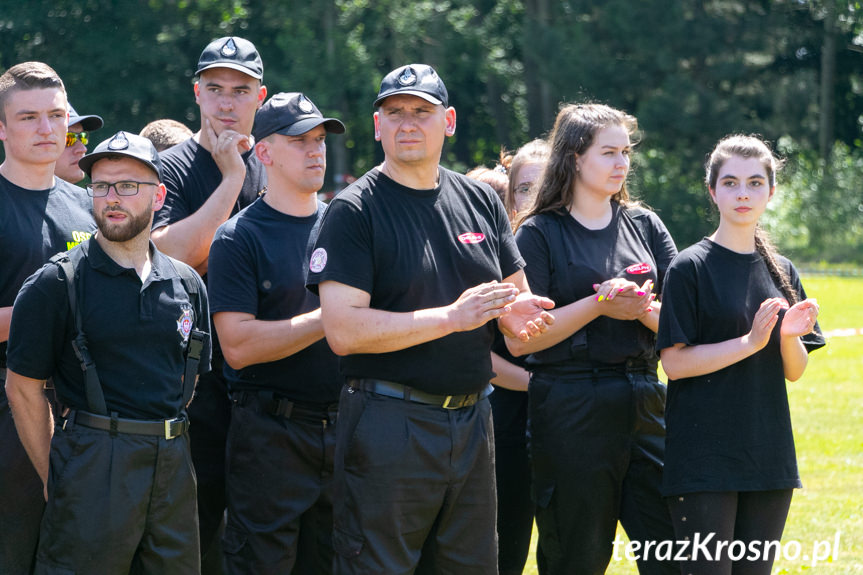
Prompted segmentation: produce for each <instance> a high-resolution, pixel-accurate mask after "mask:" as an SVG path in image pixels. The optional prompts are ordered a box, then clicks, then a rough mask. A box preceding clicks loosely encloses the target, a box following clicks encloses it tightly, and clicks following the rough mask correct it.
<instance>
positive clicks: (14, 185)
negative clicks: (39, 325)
mask: <svg viewBox="0 0 863 575" xmlns="http://www.w3.org/2000/svg"><path fill="white" fill-rule="evenodd" d="M67 106H68V104H67V102H66V89H65V87H64V86H63V81H62V80H61V79H60V77H59V76H58V75H57V73H56V72H55V71H54V70H53V69H52V68H51V67H50V66H48V65H46V64H43V63H42V62H24V63H21V64H17V65H15V66H12V67H11V68H9V69H8V70H7V71H6V72H5V73H4V74H3V75H2V76H0V140H2V141H3V149H4V151H5V159H4V161H3V163H2V165H0V262H2V264H0V509H2V510H3V512H2V513H0V573H3V574H4V575H6V574H9V575H19V574H23V575H27V574H29V573H30V569H31V565H32V562H33V557H34V554H35V552H36V542H37V540H38V537H39V522H40V521H41V519H42V511H43V509H44V507H45V499H44V497H43V496H42V482H41V481H40V479H39V476H38V475H37V474H36V471H35V469H33V465H32V464H31V463H30V460H29V459H28V457H27V454H26V452H25V451H24V448H23V447H22V445H21V442H20V441H19V439H18V432H17V431H16V430H15V424H14V422H13V421H12V415H11V413H10V411H9V408H8V403H7V399H6V392H5V390H4V385H3V382H4V381H5V379H6V340H7V338H8V336H9V322H10V321H11V317H12V304H13V302H14V301H15V296H16V295H17V294H18V290H19V289H20V288H21V285H22V284H23V283H24V280H25V279H27V276H29V275H30V274H32V273H33V272H35V271H36V270H38V269H39V267H40V266H41V265H42V264H44V263H45V262H46V261H48V258H50V257H51V256H52V255H54V254H55V253H57V252H61V251H65V250H67V249H71V248H72V247H74V246H75V245H77V244H78V243H79V242H81V241H83V240H85V239H87V238H89V237H90V234H92V232H93V230H94V229H95V227H96V224H95V223H94V221H93V216H92V215H91V206H90V201H89V200H88V199H87V195H86V194H85V193H84V190H82V189H80V188H77V187H75V186H73V185H72V184H69V183H67V182H64V181H63V180H60V179H59V178H55V177H54V168H55V164H56V162H57V159H58V158H59V157H60V155H61V154H62V153H63V150H64V149H65V137H66V132H67V124H66V122H67ZM47 395H48V396H50V397H52V399H53V390H48V393H47Z"/></svg>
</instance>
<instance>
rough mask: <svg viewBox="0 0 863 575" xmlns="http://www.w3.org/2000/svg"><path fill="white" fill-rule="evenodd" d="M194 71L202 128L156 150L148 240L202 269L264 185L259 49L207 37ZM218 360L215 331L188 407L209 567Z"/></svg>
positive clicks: (218, 495)
mask: <svg viewBox="0 0 863 575" xmlns="http://www.w3.org/2000/svg"><path fill="white" fill-rule="evenodd" d="M195 73H196V74H197V76H198V81H197V82H195V102H196V103H197V104H198V106H199V107H200V110H201V129H200V130H199V131H198V132H197V133H196V134H195V135H194V136H193V137H192V138H189V139H188V140H186V141H185V142H183V143H181V144H179V145H177V146H174V147H173V148H171V149H169V150H167V151H166V152H164V153H163V154H162V155H161V157H162V161H163V164H164V169H165V187H166V188H167V190H168V195H167V197H166V199H165V206H164V207H163V208H162V209H161V210H159V212H158V213H157V214H156V217H155V220H154V223H153V241H154V242H155V244H156V245H157V246H158V247H159V249H160V250H162V251H164V252H165V253H166V254H168V255H170V256H173V257H175V258H177V259H179V260H181V261H184V262H186V263H187V264H189V265H190V266H192V267H193V268H195V269H196V270H197V271H198V273H200V274H201V275H204V274H206V272H207V264H208V258H209V253H210V243H211V242H212V240H213V236H214V235H215V233H216V230H217V229H218V228H219V226H220V225H222V224H223V223H224V222H225V221H227V219H228V218H229V217H231V215H233V214H235V213H237V212H238V211H239V210H241V209H242V208H245V207H246V206H248V205H249V204H251V203H252V202H253V201H255V199H257V197H258V194H259V193H260V192H261V191H262V190H263V189H264V188H265V187H266V172H265V171H264V168H263V166H262V165H261V163H260V161H259V160H258V158H257V156H255V154H254V153H253V152H252V146H253V141H252V138H251V132H252V125H253V124H254V121H255V112H256V111H257V110H258V108H259V107H260V106H261V104H263V102H264V99H265V98H266V95H267V89H266V87H265V86H264V85H263V84H262V83H261V80H262V78H263V75H264V67H263V64H262V62H261V57H260V55H259V54H258V51H257V49H255V46H254V44H252V43H251V42H249V41H248V40H245V39H243V38H238V37H236V36H228V37H225V38H219V39H217V40H213V41H212V42H210V44H208V45H207V47H206V48H204V51H203V52H202V53H201V57H200V58H199V60H198V67H197V70H196V72H195ZM204 279H205V281H206V277H205V278H204ZM222 365H223V359H222V353H221V350H220V349H219V346H218V336H217V334H216V337H215V338H214V345H213V371H212V372H211V373H209V374H207V375H205V376H204V377H203V378H202V379H201V382H200V384H199V386H198V395H197V397H196V400H195V403H193V404H192V408H191V409H190V411H189V417H190V418H191V421H192V431H191V432H190V435H191V438H192V459H193V461H194V463H195V472H196V474H197V476H198V517H199V519H200V525H201V554H202V556H205V555H207V552H208V551H209V549H210V548H211V547H214V552H213V554H212V555H211V556H210V557H207V558H206V559H205V564H207V565H210V567H209V570H210V571H217V570H219V563H220V562H221V561H220V558H219V557H218V537H217V535H218V531H219V526H220V524H221V522H222V518H223V516H224V512H225V441H226V437H227V432H228V425H229V423H230V416H231V405H230V402H229V400H228V390H227V384H226V382H225V378H224V376H223V375H222ZM210 561H212V563H210Z"/></svg>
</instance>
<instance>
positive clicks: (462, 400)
mask: <svg viewBox="0 0 863 575" xmlns="http://www.w3.org/2000/svg"><path fill="white" fill-rule="evenodd" d="M347 385H348V387H350V388H352V389H362V390H364V391H371V392H372V393H377V394H379V395H385V396H387V397H395V398H398V399H404V400H405V401H413V402H415V403H423V404H426V405H434V406H436V407H442V408H444V409H459V408H461V407H470V406H471V405H474V404H475V403H476V402H478V401H479V400H480V399H483V398H485V397H488V396H489V395H490V394H491V392H492V391H494V388H493V387H492V385H491V384H488V386H486V388H485V389H483V390H482V391H479V392H477V393H465V394H462V395H437V394H434V393H426V392H425V391H420V390H418V389H414V388H412V387H408V386H407V385H402V384H401V383H396V382H394V381H384V380H383V379H367V378H363V379H348V381H347Z"/></svg>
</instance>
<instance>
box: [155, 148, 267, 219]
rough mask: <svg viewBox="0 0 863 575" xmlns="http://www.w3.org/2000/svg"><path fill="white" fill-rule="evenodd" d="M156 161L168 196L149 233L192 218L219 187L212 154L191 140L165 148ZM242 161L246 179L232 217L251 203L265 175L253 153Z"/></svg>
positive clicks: (218, 173) (263, 184)
mask: <svg viewBox="0 0 863 575" xmlns="http://www.w3.org/2000/svg"><path fill="white" fill-rule="evenodd" d="M159 158H160V159H161V160H162V183H164V184H165V188H166V189H167V191H168V193H167V195H166V196H165V205H164V206H162V208H161V209H160V210H159V211H158V212H156V215H155V217H154V219H153V229H156V228H161V227H163V226H166V225H168V224H172V223H174V222H178V221H180V220H183V219H186V218H187V217H189V216H190V215H192V214H194V213H195V212H196V211H198V209H200V207H201V206H203V205H204V203H205V202H206V201H207V199H209V197H210V195H211V194H212V193H213V190H215V189H216V188H218V187H219V184H221V183H222V172H221V171H220V170H219V166H217V165H216V161H215V160H214V159H213V156H212V154H210V152H208V151H207V150H205V149H204V148H203V146H201V144H199V143H198V142H196V141H195V139H194V138H189V139H188V140H186V141H185V142H183V143H181V144H177V145H176V146H174V147H172V148H168V149H167V150H165V151H164V152H162V153H161V154H159ZM243 161H244V162H245V164H246V179H245V180H244V181H243V188H242V190H241V191H240V196H239V198H238V199H237V205H236V206H235V207H234V210H233V212H232V214H236V213H237V212H238V211H240V210H241V209H243V208H245V207H246V206H248V205H249V204H251V203H252V202H254V201H255V199H256V198H257V197H258V194H259V193H260V192H261V191H262V190H263V189H264V188H265V187H266V185H267V172H266V171H265V170H264V167H263V165H261V162H260V161H259V160H258V158H257V156H255V153H254V150H250V151H248V152H246V153H245V154H243Z"/></svg>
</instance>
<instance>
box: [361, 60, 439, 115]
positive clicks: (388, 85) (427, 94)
mask: <svg viewBox="0 0 863 575" xmlns="http://www.w3.org/2000/svg"><path fill="white" fill-rule="evenodd" d="M395 94H410V95H412V96H419V97H420V98H422V99H423V100H426V101H428V102H431V103H432V104H440V105H441V106H444V107H446V106H448V105H449V94H447V91H446V86H444V85H443V80H441V79H440V76H438V75H437V72H435V70H434V68H432V67H431V66H429V65H427V64H408V65H407V66H402V67H401V68H396V69H395V70H393V71H392V72H390V73H389V74H387V75H386V76H384V79H383V80H382V81H381V89H380V91H379V92H378V97H377V99H376V100H375V103H374V107H375V108H377V107H378V106H380V104H381V102H382V101H383V100H384V98H388V97H390V96H393V95H395Z"/></svg>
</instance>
